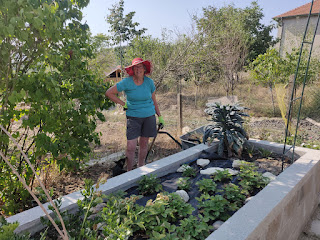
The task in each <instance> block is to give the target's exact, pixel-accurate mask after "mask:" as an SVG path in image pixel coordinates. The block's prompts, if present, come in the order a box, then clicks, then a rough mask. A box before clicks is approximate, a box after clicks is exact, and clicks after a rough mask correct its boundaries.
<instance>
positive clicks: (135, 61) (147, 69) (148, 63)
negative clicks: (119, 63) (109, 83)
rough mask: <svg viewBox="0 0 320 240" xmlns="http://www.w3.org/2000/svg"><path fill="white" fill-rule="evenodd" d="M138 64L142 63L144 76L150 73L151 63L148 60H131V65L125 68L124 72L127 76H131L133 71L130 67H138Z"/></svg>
mask: <svg viewBox="0 0 320 240" xmlns="http://www.w3.org/2000/svg"><path fill="white" fill-rule="evenodd" d="M139 63H143V65H144V66H145V67H146V72H145V74H149V73H151V71H152V70H151V62H150V61H149V60H143V59H142V58H135V59H133V60H132V64H131V65H130V66H128V67H125V70H126V71H127V73H128V74H129V76H133V74H134V73H133V69H132V67H133V66H135V65H138V64H139Z"/></svg>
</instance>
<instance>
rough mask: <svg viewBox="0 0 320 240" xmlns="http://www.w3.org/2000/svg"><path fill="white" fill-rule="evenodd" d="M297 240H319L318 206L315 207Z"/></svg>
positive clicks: (319, 212)
mask: <svg viewBox="0 0 320 240" xmlns="http://www.w3.org/2000/svg"><path fill="white" fill-rule="evenodd" d="M298 240H320V205H319V206H318V207H317V209H316V211H315V212H314V214H313V216H312V217H311V219H310V221H309V223H308V224H307V226H306V227H305V229H304V231H303V232H302V233H301V235H300V237H299V239H298Z"/></svg>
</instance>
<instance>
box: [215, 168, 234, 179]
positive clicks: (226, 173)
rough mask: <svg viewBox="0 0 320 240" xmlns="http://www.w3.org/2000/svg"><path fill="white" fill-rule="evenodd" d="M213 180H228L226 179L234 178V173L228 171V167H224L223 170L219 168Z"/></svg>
mask: <svg viewBox="0 0 320 240" xmlns="http://www.w3.org/2000/svg"><path fill="white" fill-rule="evenodd" d="M213 180H214V181H219V182H222V181H226V180H232V175H231V173H230V172H229V171H228V169H224V170H222V171H220V170H217V172H216V173H215V174H214V175H213Z"/></svg>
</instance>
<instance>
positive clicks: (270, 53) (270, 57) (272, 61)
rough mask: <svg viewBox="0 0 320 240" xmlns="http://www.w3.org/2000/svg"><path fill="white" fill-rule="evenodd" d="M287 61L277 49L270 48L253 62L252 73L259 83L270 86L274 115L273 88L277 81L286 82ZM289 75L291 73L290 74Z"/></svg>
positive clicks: (251, 65)
mask: <svg viewBox="0 0 320 240" xmlns="http://www.w3.org/2000/svg"><path fill="white" fill-rule="evenodd" d="M285 64H286V61H285V60H284V59H282V58H281V57H280V54H279V52H278V51H277V50H275V49H269V50H267V52H266V53H265V54H260V55H259V56H258V57H257V58H256V59H255V60H254V61H253V62H252V63H251V64H250V68H251V69H252V72H251V75H252V77H253V79H255V80H256V81H257V82H258V83H259V84H262V85H264V86H268V87H269V89H270V93H271V100H272V106H273V115H275V104H274V97H273V88H274V85H275V84H276V83H284V82H285V78H286V75H285V74H287V73H286V72H285ZM288 76H289V75H288Z"/></svg>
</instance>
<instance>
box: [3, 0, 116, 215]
mask: <svg viewBox="0 0 320 240" xmlns="http://www.w3.org/2000/svg"><path fill="white" fill-rule="evenodd" d="M87 4H88V1H87V0H61V1H58V2H56V1H51V0H47V1H45V0H43V1H23V0H18V1H11V0H3V1H2V3H1V5H0V78H1V81H0V107H1V109H0V124H1V125H2V126H4V127H5V128H6V129H7V130H8V131H9V132H10V133H11V134H12V135H13V136H14V137H15V139H16V140H17V141H18V142H19V144H20V145H21V147H22V149H23V151H24V152H25V153H26V154H27V156H28V157H29V159H30V161H31V162H32V163H33V164H34V165H35V168H36V169H37V170H40V169H41V166H42V165H43V164H46V163H48V162H56V163H57V164H58V166H60V169H63V168H66V167H68V168H75V167H77V166H79V164H80V163H81V162H82V161H83V160H84V159H85V158H86V157H87V154H88V153H89V152H90V151H91V149H90V146H89V144H90V143H92V142H95V143H99V134H98V133H96V132H95V128H96V120H97V118H99V119H100V120H104V116H103V114H102V113H101V112H100V111H99V110H98V109H100V110H103V109H105V108H107V107H108V106H110V102H109V101H106V99H105V98H104V92H105V91H106V89H107V87H108V86H106V85H104V84H102V81H101V80H100V79H95V77H94V75H93V74H92V72H91V71H90V70H88V59H89V58H91V57H92V56H93V55H92V48H91V46H90V44H89V31H88V30H89V28H88V26H87V25H86V24H82V23H81V20H82V13H81V9H82V8H83V7H85V6H86V5H87ZM0 150H1V151H2V152H3V153H4V155H5V156H8V158H9V159H10V160H11V162H12V164H13V165H14V166H16V167H17V170H18V172H19V173H20V175H22V176H23V177H24V179H25V181H26V182H27V184H29V185H30V186H32V183H33V179H34V176H33V175H32V172H31V171H30V168H29V167H28V166H27V165H26V163H25V160H24V159H23V157H22V156H21V154H19V153H18V151H17V149H15V148H14V147H12V144H10V142H9V138H8V136H7V135H6V134H4V133H3V132H0ZM0 165H1V167H0V169H1V174H0V204H1V205H2V204H4V205H2V206H1V207H2V209H4V211H5V212H6V214H12V213H15V212H17V211H18V210H19V209H21V208H22V206H23V207H25V206H26V205H28V204H29V203H30V202H28V200H29V199H30V198H29V197H28V196H29V194H28V193H27V191H26V190H25V189H24V188H23V186H22V185H21V184H19V183H17V182H16V180H15V176H14V175H13V174H12V172H11V171H10V169H9V168H8V167H7V166H6V164H5V163H4V161H3V159H0Z"/></svg>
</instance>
